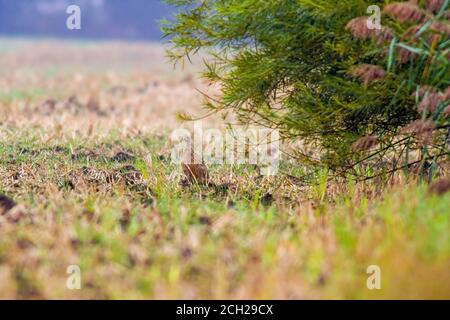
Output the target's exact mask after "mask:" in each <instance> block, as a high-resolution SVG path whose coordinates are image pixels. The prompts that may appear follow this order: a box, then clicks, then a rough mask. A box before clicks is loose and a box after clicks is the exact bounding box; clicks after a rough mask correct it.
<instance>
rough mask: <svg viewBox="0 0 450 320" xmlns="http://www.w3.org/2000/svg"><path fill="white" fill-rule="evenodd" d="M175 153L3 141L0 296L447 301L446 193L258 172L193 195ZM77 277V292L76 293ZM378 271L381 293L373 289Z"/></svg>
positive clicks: (149, 143)
mask: <svg viewBox="0 0 450 320" xmlns="http://www.w3.org/2000/svg"><path fill="white" fill-rule="evenodd" d="M119 152H126V153H127V154H130V155H133V157H132V158H128V159H122V160H121V161H114V160H113V159H114V157H115V156H117V154H118V153H119ZM169 153H170V148H169V144H168V141H167V140H166V139H164V138H155V137H152V136H138V135H134V136H128V137H119V136H117V135H114V134H112V135H110V136H109V137H107V138H104V139H101V140H100V141H97V140H93V139H87V138H64V139H59V140H53V141H51V142H48V140H44V138H42V135H41V133H40V132H39V131H33V130H31V129H30V130H21V131H19V130H18V129H15V130H14V129H13V130H10V131H9V133H7V134H6V135H4V136H3V137H2V140H1V143H0V181H1V185H0V193H5V194H6V195H8V196H9V197H11V198H13V199H14V200H16V201H17V202H18V203H19V206H20V210H21V211H22V215H21V216H20V219H18V221H8V217H9V216H8V214H7V215H4V216H3V217H2V220H0V233H1V234H2V236H1V237H0V279H1V281H0V297H2V298H112V299H117V298H169V299H175V298H208V299H215V298H231V299H235V298H255V299H271V298H287V299H289V298H334V299H336V298H346V299H365V298H373V299H384V298H447V299H448V298H450V281H449V280H450V279H449V273H448V270H449V268H450V234H449V232H448V231H449V230H450V210H448V203H449V201H450V195H449V194H447V195H445V196H442V197H438V196H431V195H429V194H428V192H427V188H426V186H424V185H419V186H417V185H414V184H410V185H399V186H397V187H394V188H393V189H392V190H391V189H389V191H388V192H385V193H384V196H383V198H381V197H376V198H373V197H372V198H369V197H368V196H367V193H366V192H365V190H366V189H362V187H361V186H360V185H354V184H351V183H349V184H347V185H345V186H340V185H337V184H333V183H331V182H326V178H324V177H325V176H326V172H325V171H324V172H320V173H319V174H318V175H317V176H315V177H314V179H313V181H315V182H314V185H313V186H312V187H311V188H303V187H297V186H293V185H289V184H288V183H287V180H286V179H285V177H284V176H283V175H279V176H277V177H275V178H270V179H269V178H258V177H257V174H256V172H255V170H254V169H253V168H250V167H248V168H247V167H242V168H230V167H216V168H213V169H212V172H211V174H212V177H213V179H214V182H215V183H216V185H217V186H216V187H199V186H191V187H183V186H181V185H180V183H179V181H180V178H181V176H180V174H179V171H180V170H179V168H178V167H177V166H174V165H172V164H171V163H170V159H169V158H168V156H169ZM284 166H285V168H289V166H286V165H285V164H284ZM286 170H287V169H286ZM225 182H226V184H225ZM372 187H374V186H368V187H367V188H372ZM333 188H334V189H339V188H342V189H339V190H340V192H336V195H335V193H334V192H333V191H332V190H333ZM344 190H345V191H344ZM266 193H270V194H271V195H272V196H273V201H271V202H268V203H267V202H263V201H261V200H262V198H263V196H264V195H265V194H266ZM69 265H79V266H80V268H81V279H82V289H81V290H68V289H67V288H66V280H67V277H68V275H67V274H66V269H67V267H68V266H69ZM370 265H378V266H379V267H380V268H381V277H382V280H381V284H382V289H381V290H368V289H367V287H366V280H367V277H368V276H369V275H368V274H367V273H366V270H367V267H368V266H370Z"/></svg>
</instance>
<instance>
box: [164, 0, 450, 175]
mask: <svg viewBox="0 0 450 320" xmlns="http://www.w3.org/2000/svg"><path fill="white" fill-rule="evenodd" d="M167 2H169V3H170V4H172V5H174V6H175V7H177V8H178V9H177V10H178V11H177V14H176V15H175V19H174V20H173V21H171V22H167V21H166V22H165V25H164V27H163V31H164V32H165V34H166V35H167V36H170V41H171V43H172V47H171V49H170V51H169V54H170V57H171V58H173V59H175V60H177V59H181V58H185V57H188V58H189V57H190V56H191V55H192V54H196V53H197V52H199V50H206V51H207V52H208V53H209V54H210V59H208V60H207V62H205V72H204V74H203V76H204V77H205V78H206V79H207V80H209V81H210V82H211V83H214V84H219V85H220V87H221V89H222V96H221V98H220V100H219V101H209V102H208V103H207V107H208V108H210V109H212V110H214V111H217V112H228V111H232V112H234V113H235V114H236V115H237V116H238V118H239V120H240V122H241V123H242V124H257V125H262V126H265V127H269V128H274V129H278V130H280V132H281V134H282V136H283V137H284V138H285V139H291V140H301V141H303V142H304V143H305V144H308V145H310V146H314V148H315V150H316V152H317V153H319V154H320V157H319V159H317V157H310V156H309V155H308V154H305V153H304V152H302V150H298V152H297V154H296V155H297V156H298V158H299V159H302V161H309V162H311V163H316V164H320V165H327V166H329V167H330V168H332V169H334V170H335V171H336V172H338V173H341V172H342V173H345V174H347V173H348V172H352V173H354V174H362V175H363V176H367V172H361V168H360V167H358V166H357V165H362V164H364V163H367V162H370V163H371V164H372V167H371V170H372V171H373V168H374V167H375V168H376V166H373V164H374V163H376V162H378V163H379V167H380V170H381V169H382V170H387V171H392V172H393V171H395V170H397V169H401V168H404V169H410V168H413V167H417V166H419V167H420V168H422V169H423V168H424V167H425V166H429V165H430V163H433V162H435V161H438V159H440V158H441V157H442V156H448V154H449V148H448V143H449V138H450V131H449V130H448V128H449V125H450V121H449V120H450V106H449V104H450V103H449V101H450V89H449V85H450V67H449V58H450V52H449V50H450V40H449V38H450V23H449V19H450V11H449V3H450V0H410V1H400V2H393V1H383V0H370V1H366V0H203V1H198V0H167ZM373 5H377V6H379V8H380V9H381V13H382V15H381V28H375V29H374V28H372V27H371V26H370V24H369V23H368V20H369V22H370V16H371V14H370V13H368V8H369V7H370V6H373ZM386 158H389V159H390V161H389V162H388V163H387V164H386ZM383 161H384V162H383ZM386 165H387V166H388V167H386ZM422 171H423V170H422Z"/></svg>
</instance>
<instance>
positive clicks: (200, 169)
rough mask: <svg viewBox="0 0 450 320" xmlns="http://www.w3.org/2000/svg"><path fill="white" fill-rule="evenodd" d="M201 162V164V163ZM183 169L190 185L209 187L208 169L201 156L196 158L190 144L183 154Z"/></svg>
mask: <svg viewBox="0 0 450 320" xmlns="http://www.w3.org/2000/svg"><path fill="white" fill-rule="evenodd" d="M200 161H201V163H199V162H200ZM181 168H182V169H183V173H184V175H185V176H186V178H187V181H188V182H189V183H191V184H192V183H197V184H200V185H207V184H208V183H209V174H208V168H207V167H206V166H205V164H204V163H203V159H202V157H200V156H198V155H197V156H196V154H195V150H194V148H192V145H191V144H190V143H188V144H187V147H186V148H185V151H184V153H183V158H182V162H181Z"/></svg>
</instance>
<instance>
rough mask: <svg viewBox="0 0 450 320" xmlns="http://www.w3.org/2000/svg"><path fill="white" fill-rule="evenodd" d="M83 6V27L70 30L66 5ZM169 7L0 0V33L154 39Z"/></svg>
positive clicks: (142, 1) (143, 2) (150, 1)
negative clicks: (67, 25)
mask: <svg viewBox="0 0 450 320" xmlns="http://www.w3.org/2000/svg"><path fill="white" fill-rule="evenodd" d="M72 4H75V5H78V6H80V8H81V19H82V28H81V30H68V29H67V28H66V20H67V17H68V14H67V13H66V9H67V7H68V6H69V5H72ZM169 16H170V14H169V8H168V6H167V5H165V4H164V3H163V1H160V0H131V1H125V0H0V36H5V35H7V36H39V37H63V38H85V39H86V38H87V39H123V40H151V41H158V40H160V38H161V32H160V27H159V25H158V21H159V20H161V19H163V18H168V17H169Z"/></svg>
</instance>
